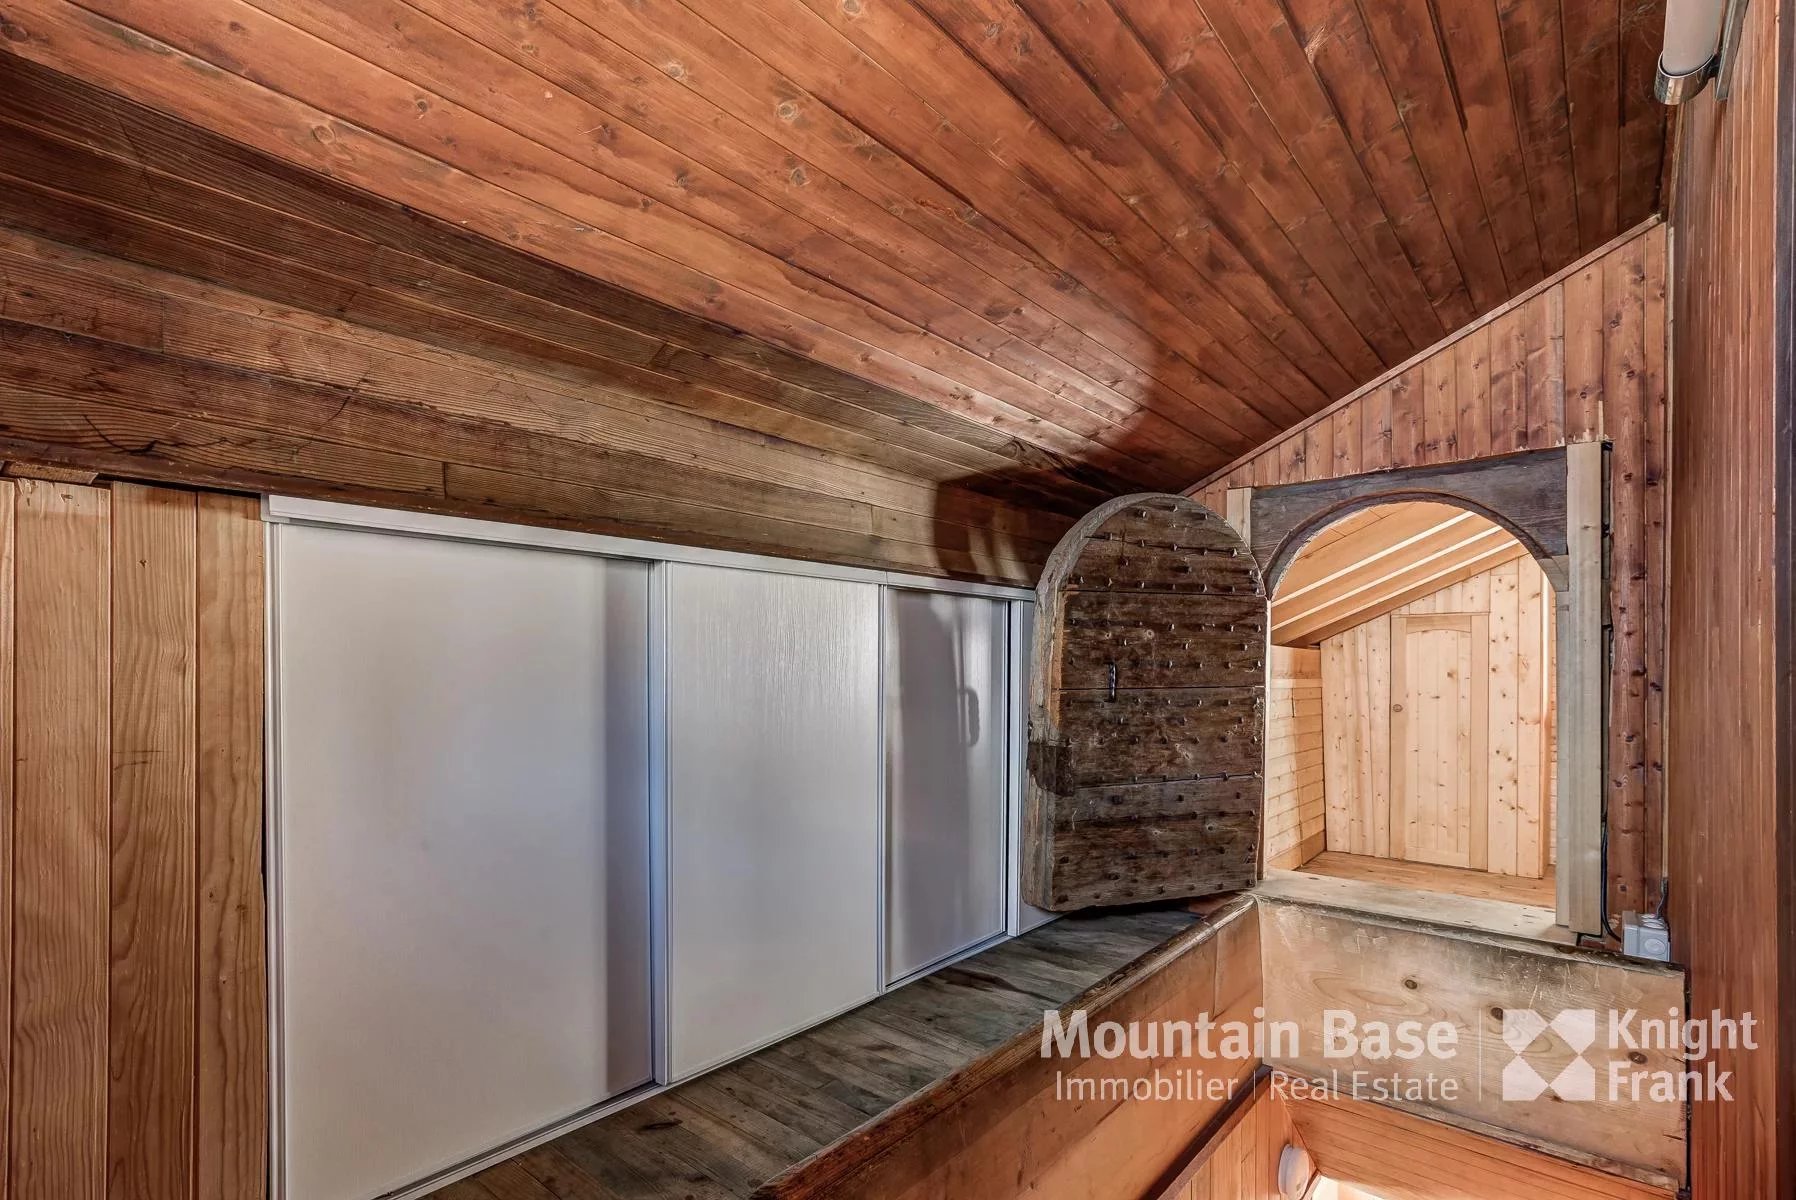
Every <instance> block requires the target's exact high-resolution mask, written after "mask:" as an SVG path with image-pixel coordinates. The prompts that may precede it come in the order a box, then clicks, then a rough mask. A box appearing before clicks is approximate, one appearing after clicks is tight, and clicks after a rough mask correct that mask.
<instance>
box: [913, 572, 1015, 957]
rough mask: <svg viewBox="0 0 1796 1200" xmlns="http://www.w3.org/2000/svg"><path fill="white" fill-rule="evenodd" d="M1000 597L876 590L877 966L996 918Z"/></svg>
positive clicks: (964, 943)
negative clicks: (882, 730) (881, 654)
mask: <svg viewBox="0 0 1796 1200" xmlns="http://www.w3.org/2000/svg"><path fill="white" fill-rule="evenodd" d="M1005 610H1006V606H1005V605H1004V604H1003V603H1002V602H1000V601H996V600H987V599H982V598H980V597H977V596H955V595H945V594H938V593H933V592H920V591H907V590H903V589H899V588H893V589H891V590H889V591H888V592H887V593H886V639H885V651H886V707H885V721H886V810H887V814H888V816H887V821H888V825H887V832H886V857H887V864H888V865H887V876H886V879H887V889H888V891H887V900H886V973H887V977H888V978H890V979H897V978H900V977H902V976H906V975H910V974H912V973H913V972H916V971H918V970H921V969H922V968H924V967H926V966H929V965H930V964H932V963H935V962H938V961H940V960H941V959H943V958H946V957H948V956H949V955H952V954H954V953H956V952H957V951H960V950H964V949H966V948H967V947H968V946H971V945H973V944H974V943H976V942H980V941H983V940H985V939H986V938H989V937H992V936H993V935H995V934H998V933H1001V932H1002V931H1003V928H1004V900H1005V895H1004V881H1005V866H1006V863H1005V857H1006V856H1005V849H1006V847H1005V837H1004V833H1005V815H1006V812H1005V790H1004V789H1005V782H1006V773H1007V762H1006V759H1007V757H1008V754H1009V745H1008V743H1007V740H1006V712H1005V673H1006V672H1005V666H1006V664H1005V642H1006V640H1007V637H1008V628H1007V626H1008V619H1007V618H1008V614H1007V613H1006V611H1005Z"/></svg>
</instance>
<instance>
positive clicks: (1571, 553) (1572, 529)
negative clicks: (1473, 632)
mask: <svg viewBox="0 0 1796 1200" xmlns="http://www.w3.org/2000/svg"><path fill="white" fill-rule="evenodd" d="M1606 460H1607V454H1606V452H1605V448H1604V444H1603V443H1602V442H1574V443H1572V444H1571V445H1570V446H1568V447H1566V468H1567V478H1566V512H1567V523H1566V545H1567V553H1566V569H1567V571H1568V572H1569V573H1570V578H1571V586H1570V587H1569V588H1566V589H1564V590H1563V591H1561V592H1560V593H1559V594H1558V598H1557V607H1558V638H1559V645H1558V652H1557V655H1556V661H1557V662H1558V664H1559V667H1558V670H1559V676H1558V688H1559V691H1558V729H1559V739H1558V744H1559V797H1558V806H1559V807H1558V817H1557V838H1558V880H1559V903H1558V909H1559V920H1560V922H1561V923H1562V924H1564V925H1567V926H1569V927H1570V928H1572V929H1574V930H1576V931H1577V932H1579V933H1590V934H1602V935H1607V934H1608V933H1609V931H1608V930H1607V929H1605V928H1604V927H1603V907H1604V904H1603V893H1604V891H1605V889H1606V886H1607V884H1606V881H1605V880H1604V878H1603V760H1604V752H1605V749H1606V746H1607V743H1606V740H1605V737H1604V720H1603V715H1604V714H1603V690H1604V686H1605V683H1606V681H1607V678H1608V662H1607V657H1608V656H1607V654H1606V653H1605V649H1606V648H1605V646H1604V636H1603V627H1604V625H1605V624H1606V623H1607V621H1606V617H1605V615H1604V609H1605V607H1606V605H1605V601H1606V598H1607V591H1606V589H1605V586H1604V570H1603V567H1604V562H1603V559H1604V554H1603V543H1604V530H1603V526H1604V508H1605V501H1604V493H1605V486H1604V483H1605V473H1606V469H1607V468H1606ZM1617 916H1618V917H1619V914H1617Z"/></svg>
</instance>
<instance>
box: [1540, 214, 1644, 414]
mask: <svg viewBox="0 0 1796 1200" xmlns="http://www.w3.org/2000/svg"><path fill="white" fill-rule="evenodd" d="M1661 236H1663V235H1662V234H1661ZM1563 290H1564V292H1565V313H1566V320H1565V342H1564V351H1565V440H1566V441H1568V442H1582V441H1589V440H1591V439H1592V438H1596V437H1600V436H1601V435H1602V432H1603V340H1604V332H1605V326H1604V323H1603V322H1602V321H1601V320H1596V319H1593V318H1592V315H1591V314H1593V313H1598V312H1601V311H1602V307H1603V265H1602V263H1600V262H1596V263H1591V264H1590V265H1588V266H1585V267H1581V268H1579V269H1578V270H1576V271H1573V272H1572V273H1571V274H1570V275H1568V276H1567V277H1566V280H1565V285H1564V289H1563ZM1661 316H1662V314H1661ZM1664 327H1665V322H1664V321H1663V320H1662V319H1661V320H1660V322H1659V324H1658V325H1657V326H1655V328H1658V329H1663V328H1664ZM1661 341H1663V339H1661Z"/></svg>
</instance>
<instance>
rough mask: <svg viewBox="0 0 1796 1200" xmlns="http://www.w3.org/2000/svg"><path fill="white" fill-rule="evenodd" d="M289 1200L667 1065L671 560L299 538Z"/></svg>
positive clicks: (319, 1196) (379, 1184)
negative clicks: (662, 593)
mask: <svg viewBox="0 0 1796 1200" xmlns="http://www.w3.org/2000/svg"><path fill="white" fill-rule="evenodd" d="M276 546H277V549H276V553H277V580H278V593H277V594H278V606H279V607H278V615H277V625H276V636H277V647H278V656H279V657H278V661H279V675H278V680H279V694H278V709H277V713H278V716H277V720H278V730H279V746H278V751H279V761H278V772H279V775H278V780H279V822H278V826H277V833H278V843H277V844H278V853H279V863H280V880H281V892H280V897H279V900H280V906H281V911H280V928H281V945H280V953H281V963H282V980H281V991H280V1003H281V1006H282V1026H283V1029H284V1094H283V1097H282V1100H283V1115H284V1127H283V1137H282V1145H283V1149H284V1158H285V1164H286V1182H287V1192H286V1195H287V1197H288V1198H289V1200H365V1198H366V1197H372V1196H376V1195H379V1194H381V1193H384V1192H386V1191H389V1190H391V1189H393V1188H396V1187H399V1186H402V1185H404V1184H406V1183H409V1182H412V1181H415V1180H417V1179H419V1178H421V1177H423V1176H426V1175H428V1174H430V1173H432V1172H434V1171H436V1170H439V1169H441V1168H443V1167H446V1166H449V1165H451V1164H454V1163H456V1162H459V1161H461V1160H463V1159H466V1158H468V1157H470V1156H472V1155H474V1154H477V1153H480V1152H482V1151H485V1150H488V1149H490V1148H493V1147H495V1146H497V1145H500V1144H502V1143H504V1142H506V1141H509V1140H511V1139H512V1138H515V1137H517V1136H519V1135H521V1134H524V1133H527V1132H530V1131H533V1130H535V1129H537V1128H540V1127H541V1126H543V1125H546V1124H548V1123H550V1122H553V1121H556V1120H558V1119H560V1118H563V1117H566V1116H569V1115H571V1114H573V1113H576V1112H579V1111H580V1110H582V1109H585V1108H588V1107H590V1106H592V1105H594V1104H596V1103H598V1102H600V1101H602V1100H604V1099H605V1098H607V1097H609V1096H613V1095H615V1094H617V1093H619V1092H622V1091H625V1090H627V1089H629V1088H631V1087H633V1086H635V1085H638V1084H641V1083H645V1082H647V1081H648V1079H649V1077H650V1073H651V1070H652V1056H651V1048H652V1043H651V1018H650V1011H651V1004H650V969H649V929H650V924H649V884H648V863H649V853H648V765H647V754H648V712H647V707H648V706H647V694H648V674H647V672H648V645H647V635H648V604H647V602H648V569H647V568H646V567H644V566H642V565H640V564H633V563H620V562H613V561H606V560H603V559H599V558H592V557H586V556H579V555H572V554H557V553H551V552H544V551H532V550H526V549H518V548H512V547H505V546H493V545H472V544H467V543H460V542H451V541H439V540H429V539H422V538H408V537H400V536H393V535H388V534H380V533H369V532H360V531H354V530H342V529H313V528H306V527H302V526H281V527H279V529H278V533H277V543H276Z"/></svg>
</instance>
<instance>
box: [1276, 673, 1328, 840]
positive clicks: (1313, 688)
mask: <svg viewBox="0 0 1796 1200" xmlns="http://www.w3.org/2000/svg"><path fill="white" fill-rule="evenodd" d="M1270 668H1271V676H1270V682H1269V684H1268V686H1267V689H1266V811H1265V818H1264V819H1265V833H1264V835H1263V836H1264V839H1265V844H1266V849H1265V857H1266V866H1267V867H1268V868H1277V867H1285V868H1295V867H1300V866H1302V865H1303V864H1304V863H1306V862H1308V861H1309V860H1310V859H1312V858H1314V857H1316V855H1318V854H1320V853H1322V851H1323V849H1324V848H1325V847H1324V845H1323V838H1324V829H1323V807H1324V802H1323V780H1322V770H1323V766H1322V745H1323V741H1322V737H1323V734H1322V652H1321V651H1319V650H1305V649H1300V648H1297V647H1292V646H1274V647H1272V658H1271V662H1270Z"/></svg>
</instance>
